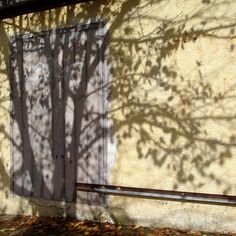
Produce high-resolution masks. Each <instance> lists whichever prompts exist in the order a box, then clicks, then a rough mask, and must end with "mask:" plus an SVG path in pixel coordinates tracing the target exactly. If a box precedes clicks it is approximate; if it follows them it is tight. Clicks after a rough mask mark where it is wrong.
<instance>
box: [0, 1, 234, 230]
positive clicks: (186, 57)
mask: <svg viewBox="0 0 236 236" xmlns="http://www.w3.org/2000/svg"><path fill="white" fill-rule="evenodd" d="M91 19H93V20H95V19H102V20H105V21H106V22H107V29H108V31H109V67H110V71H109V73H110V76H111V77H112V92H111V97H110V104H109V118H110V123H111V124H112V125H113V130H114V137H111V138H112V140H110V146H109V147H108V148H109V150H110V154H109V158H110V160H109V162H110V163H114V164H112V165H111V167H110V172H109V182H110V183H111V184H117V185H124V186H135V187H146V188H158V189H174V190H182V191H194V192H207V193H218V194H233V195H236V184H235V183H236V181H235V180H236V175H235V170H236V160H235V158H236V148H235V147H236V129H235V126H236V110H235V107H236V98H235V96H236V87H235V85H236V70H235V68H236V54H235V50H236V49H235V45H236V23H235V20H236V2H234V1H230V0H215V1H211V0H190V1H183V0H172V1H152V0H144V1H132V0H120V1H112V0H111V1H99V3H98V2H97V3H95V2H90V3H86V4H78V5H71V6H68V7H63V8H58V9H55V10H50V11H45V12H39V13H32V14H28V15H24V16H19V17H16V18H14V19H7V20H4V21H2V22H1V23H0V35H1V42H0V79H1V84H0V86H1V91H0V102H1V103H0V123H1V124H0V132H1V133H0V158H1V159H0V168H1V169H0V171H1V179H0V181H1V182H0V188H1V191H0V199H1V211H2V212H6V213H11V214H15V213H25V214H62V215H67V214H74V215H77V217H82V218H95V219H103V220H106V219H109V220H113V221H116V220H118V221H122V222H125V223H127V222H135V223H139V224H143V225H150V224H154V225H158V226H166V225H168V226H173V227H183V228H188V227H191V228H195V229H202V230H207V231H213V230H216V231H234V232H236V226H235V224H234V223H235V217H236V209H235V208H234V207H226V206H213V205H211V206H210V205H201V204H192V203H178V202H167V201H157V200H156V201H155V200H145V199H135V200H134V199H132V198H122V197H109V203H108V208H102V207H95V206H85V205H79V204H67V203H60V202H48V201H44V200H37V199H32V198H31V199H30V198H23V197H18V196H13V194H12V193H10V190H9V183H10V179H9V176H10V133H9V132H10V119H9V110H10V99H9V95H10V93H9V91H10V89H9V76H8V72H7V70H8V64H7V62H8V55H9V47H8V42H9V37H10V35H14V34H19V33H25V32H35V31H41V30H47V29H53V28H57V27H62V26H67V25H68V26H69V25H74V24H77V23H85V22H88V21H90V20H91ZM114 147H115V151H114ZM48 206H49V207H48Z"/></svg>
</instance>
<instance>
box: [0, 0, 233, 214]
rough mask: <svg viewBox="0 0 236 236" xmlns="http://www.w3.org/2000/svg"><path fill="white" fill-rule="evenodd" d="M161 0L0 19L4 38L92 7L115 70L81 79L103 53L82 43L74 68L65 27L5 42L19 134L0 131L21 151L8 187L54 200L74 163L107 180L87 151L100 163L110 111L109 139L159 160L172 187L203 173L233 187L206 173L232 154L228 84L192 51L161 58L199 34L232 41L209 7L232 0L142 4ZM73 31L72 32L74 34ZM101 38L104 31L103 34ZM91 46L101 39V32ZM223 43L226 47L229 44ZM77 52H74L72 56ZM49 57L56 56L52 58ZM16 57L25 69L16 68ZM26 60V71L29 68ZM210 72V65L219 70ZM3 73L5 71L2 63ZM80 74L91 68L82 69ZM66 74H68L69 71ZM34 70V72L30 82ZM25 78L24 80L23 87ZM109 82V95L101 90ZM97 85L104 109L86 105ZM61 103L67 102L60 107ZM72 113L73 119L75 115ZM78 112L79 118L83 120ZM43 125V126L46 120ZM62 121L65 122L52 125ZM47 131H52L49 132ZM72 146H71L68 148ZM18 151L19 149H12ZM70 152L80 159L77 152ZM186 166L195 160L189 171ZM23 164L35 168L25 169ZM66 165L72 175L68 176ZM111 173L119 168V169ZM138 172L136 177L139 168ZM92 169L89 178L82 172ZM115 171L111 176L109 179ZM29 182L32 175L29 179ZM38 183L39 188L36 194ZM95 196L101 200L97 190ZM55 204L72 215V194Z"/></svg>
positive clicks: (199, 182)
mask: <svg viewBox="0 0 236 236" xmlns="http://www.w3.org/2000/svg"><path fill="white" fill-rule="evenodd" d="M162 3H163V1H151V0H146V1H142V2H141V1H135V2H134V1H131V0H127V1H122V2H116V3H115V1H109V2H108V1H101V2H99V3H94V2H91V3H86V4H82V5H81V10H80V11H79V12H77V10H76V8H75V6H68V7H66V11H65V12H64V11H63V10H62V9H61V8H58V9H56V10H55V11H49V12H44V13H37V14H36V13H33V14H31V15H28V16H24V17H23V16H19V17H18V21H16V19H13V20H11V21H6V22H5V28H4V27H3V26H2V25H1V33H2V35H3V37H5V39H6V40H8V39H7V33H6V31H5V30H6V29H7V28H8V27H10V28H12V29H13V31H14V33H15V34H18V33H23V32H25V31H29V32H32V31H34V30H35V29H36V28H37V29H38V27H40V29H44V30H46V29H48V28H49V29H50V28H51V27H53V24H55V25H69V26H71V25H74V24H75V23H76V22H77V20H78V19H79V20H80V21H81V22H86V19H87V17H88V16H91V18H96V17H98V16H99V17H101V18H102V19H105V20H106V21H107V22H111V23H110V25H109V38H110V39H109V50H110V53H109V61H108V68H109V67H111V70H110V71H109V73H110V74H111V76H112V78H113V79H112V81H111V82H109V81H106V83H105V84H103V85H102V86H101V84H99V83H98V84H97V85H96V84H91V86H90V87H89V86H87V84H89V81H84V80H82V79H81V78H88V80H90V78H93V77H94V76H95V75H96V76H98V77H99V66H100V65H101V64H102V63H103V62H104V61H103V60H104V58H103V57H99V53H97V52H98V51H96V50H95V49H94V48H93V47H94V46H93V44H91V45H90V46H88V47H87V49H86V50H88V51H90V52H91V53H88V54H87V56H86V65H87V66H86V68H83V66H82V67H81V63H77V64H76V62H79V60H81V58H83V55H82V54H79V53H78V54H76V49H75V47H74V46H73V47H70V45H74V44H73V43H71V39H74V37H71V31H70V33H68V34H65V35H64V36H63V37H62V38H60V36H58V37H54V38H53V36H51V35H53V34H50V35H49V37H44V38H42V37H41V36H40V34H37V33H36V34H35V33H34V32H33V33H32V34H33V35H35V36H34V38H37V40H36V41H32V40H28V42H27V43H24V42H23V41H22V40H19V41H17V42H14V43H13V46H12V49H11V50H12V52H13V53H14V50H16V51H15V57H14V58H15V59H14V60H13V62H12V63H13V64H12V66H13V67H14V66H15V68H17V69H14V70H13V74H12V76H11V78H13V79H12V80H11V81H10V82H11V85H12V87H11V88H12V100H13V107H14V108H15V109H14V114H13V118H14V119H15V123H14V122H13V124H12V125H15V127H16V129H18V133H16V137H15V136H14V135H13V136H12V135H11V134H9V132H8V131H7V130H8V129H7V127H6V128H5V129H2V130H1V132H2V133H3V134H4V135H5V137H7V138H8V139H10V140H11V142H12V149H13V150H15V151H14V152H13V153H19V157H18V162H16V163H18V164H16V163H14V167H13V168H16V169H15V170H13V173H15V176H16V180H15V181H13V184H15V187H14V189H15V190H16V192H18V191H17V188H18V187H20V190H19V192H20V193H21V194H22V191H23V193H24V195H27V196H29V197H34V194H35V197H38V196H43V197H44V198H48V199H54V200H60V198H61V196H62V195H63V193H69V195H70V197H69V198H71V196H74V194H75V193H74V187H73V186H74V183H75V181H76V180H75V176H76V175H77V172H78V173H83V175H82V177H81V178H82V181H85V182H86V181H87V182H93V181H97V180H101V182H102V183H105V182H106V179H105V178H104V177H101V176H102V175H103V173H99V172H96V171H95V173H91V172H90V168H89V166H90V164H89V161H88V160H89V156H88V153H89V150H91V149H92V150H93V151H94V152H95V153H93V155H94V156H95V157H96V158H95V160H96V161H95V162H93V163H91V167H93V165H96V166H97V167H100V166H99V165H100V164H99V163H100V161H101V157H102V156H103V155H99V153H101V145H104V143H103V140H104V134H105V133H109V130H108V127H107V126H106V125H105V123H104V122H103V121H104V117H105V116H106V115H109V116H110V118H111V121H112V123H113V126H114V130H115V135H116V141H117V148H119V147H121V146H122V145H123V146H124V145H129V142H130V141H131V140H134V142H135V150H136V153H137V158H139V159H140V160H142V161H143V160H144V159H146V160H147V161H148V162H149V161H152V163H153V164H154V165H155V166H156V167H157V168H156V171H158V170H160V169H162V168H164V166H165V168H167V169H169V170H170V171H171V172H172V173H174V176H176V179H175V182H173V183H172V186H169V187H170V188H173V189H178V188H179V185H181V184H182V185H183V184H187V185H188V184H190V185H191V186H193V187H194V188H196V189H198V188H201V187H202V186H204V185H205V182H206V181H211V182H213V183H215V184H216V185H217V186H219V187H220V188H221V189H223V192H222V193H225V194H227V193H230V192H234V191H235V190H234V189H235V186H233V185H232V183H231V182H228V181H227V179H223V180H222V179H221V178H220V177H219V175H218V174H217V173H215V172H214V168H217V167H224V165H225V163H227V161H229V160H230V159H232V158H233V154H234V150H235V146H236V142H235V135H236V134H235V133H234V132H233V130H232V127H234V125H235V122H236V119H235V118H236V116H235V112H234V110H233V109H232V108H231V106H230V104H234V99H235V91H234V86H233V85H232V86H231V87H229V88H227V89H224V90H223V91H222V90H221V89H218V88H217V87H215V85H214V82H215V81H214V80H212V78H213V77H212V76H211V75H208V74H206V73H205V72H204V71H205V68H204V63H206V62H205V61H203V62H202V61H200V60H192V61H194V63H195V65H194V66H192V65H191V66H190V67H191V70H189V69H188V68H184V67H181V66H182V65H176V64H174V63H171V62H169V61H168V60H170V59H171V58H172V57H173V56H174V55H175V54H178V53H179V52H180V51H182V52H185V51H187V50H188V47H189V45H191V48H194V45H198V42H199V40H213V39H214V40H222V41H224V40H225V41H227V40H233V39H234V38H235V26H236V24H235V23H232V20H231V19H230V18H227V17H226V16H223V15H221V16H219V17H210V16H209V15H208V13H209V12H212V9H216V10H217V9H218V10H219V11H220V9H221V7H224V6H230V1H220V2H217V3H216V2H215V1H203V2H202V4H201V6H200V7H199V9H197V10H196V11H195V12H193V13H189V14H188V15H186V16H182V15H181V14H180V16H177V17H176V16H175V17H171V16H170V17H169V18H162V17H159V16H158V14H157V15H155V16H149V15H148V14H146V12H145V9H150V8H148V7H149V6H150V5H151V6H153V7H155V6H156V5H158V4H162ZM113 4H117V5H116V6H117V7H114V8H113ZM169 4H170V3H169ZM148 21H150V22H152V23H153V24H152V25H153V26H152V27H151V28H149V30H148V31H147V30H145V23H146V22H148ZM23 22H24V24H23ZM47 22H49V23H47ZM134 22H135V24H137V22H138V25H137V30H136V29H135V28H134V25H133V24H134ZM193 22H197V23H196V24H193ZM51 24H52V26H51ZM190 24H191V27H189V25H190ZM25 25H26V27H25ZM39 25H40V26H39ZM72 31H73V30H72ZM222 32H223V33H222ZM225 32H228V33H227V34H226V33H225ZM77 37H78V40H80V39H81V38H82V35H77ZM89 37H91V38H94V37H96V32H92V33H91V34H90V36H89ZM106 37H107V35H105V37H104V38H106ZM52 38H53V40H54V41H53V40H52ZM52 42H53V43H52ZM63 42H66V43H63ZM70 43H71V44H70ZM14 44H15V46H14ZM33 44H35V45H36V46H37V47H36V46H34V45H33ZM81 45H82V44H81ZM96 45H100V46H99V47H105V46H104V41H103V42H102V44H97V43H96ZM5 47H6V45H1V48H0V50H1V58H2V60H4V61H7V57H8V52H6V51H5V49H4V48H5ZM24 47H25V48H24ZM14 48H15V49H14ZM19 48H22V50H23V51H24V50H25V52H26V53H25V54H24V55H25V56H20V54H17V51H18V50H19ZM65 48H66V49H65ZM63 49H64V50H63ZM70 50H71V51H70ZM94 50H95V51H94ZM230 50H232V51H233V50H234V46H233V44H232V45H231V48H230ZM29 51H31V53H28V58H27V52H29ZM69 51H70V52H69ZM62 52H63V53H62ZM66 52H69V53H66ZM79 52H83V50H79ZM22 55H23V54H22ZM32 55H35V56H32ZM52 55H53V57H52ZM71 55H73V58H72V56H71ZM75 55H78V58H77V59H76V56H75ZM88 55H89V56H88ZM52 58H53V59H54V60H53V61H50V60H51V59H52ZM55 58H56V59H55ZM75 59H76V60H77V61H75ZM34 60H35V61H34ZM189 60H190V59H189ZM24 63H25V65H26V68H25V69H26V70H24V69H23V68H22V65H23V64H24ZM36 65H37V66H38V67H37V68H36ZM39 65H41V67H40V66H39ZM45 65H46V67H45ZM82 65H84V64H82ZM47 66H48V67H47ZM178 66H179V67H181V68H182V70H180V69H179V68H178ZM27 67H28V68H31V70H29V71H27ZM49 67H50V68H51V69H49ZM35 68H36V69H38V70H35ZM183 68H184V69H183ZM185 69H186V70H187V71H186V70H185ZM217 70H221V68H220V69H217ZM17 71H18V72H17ZM183 71H184V73H183ZM213 72H214V73H216V74H217V73H218V72H219V71H213ZM213 72H212V73H213ZM2 73H6V70H4V71H3V72H2ZM14 73H15V74H14ZM37 73H39V74H37ZM52 73H54V74H56V75H57V76H55V78H56V79H55V80H50V79H45V78H51V77H50V76H51V75H52ZM85 73H88V74H90V75H88V76H85V75H84V74H85ZM36 74H37V76H36ZM32 75H33V76H32ZM68 75H70V76H69V77H67V76H68ZM21 77H22V78H23V77H24V78H25V80H28V81H29V82H28V84H26V83H25V80H22V81H21V79H20V78H21ZM35 77H37V78H38V80H37V81H36V82H35V81H34V78H35ZM31 78H32V79H31ZM66 78H69V79H66ZM217 78H218V77H217ZM30 80H31V82H30ZM77 80H78V81H77ZM50 81H51V82H50ZM53 81H54V82H53ZM76 81H77V82H76ZM27 85H30V87H29V88H27ZM40 86H41V87H40ZM40 88H41V89H40ZM61 88H62V90H61ZM110 88H112V92H111V95H112V96H108V95H109V89H110ZM87 89H90V90H89V93H88V94H86V93H85V91H88V90H87ZM104 91H105V92H104ZM103 93H105V95H106V96H107V97H108V99H110V107H109V109H108V114H106V113H105V111H106V109H105V110H103V112H100V110H96V109H97V108H98V106H99V103H98V104H93V103H92V104H90V107H89V108H88V106H86V105H85V104H87V103H86V101H89V100H88V97H89V96H91V98H92V101H99V99H96V97H94V94H97V95H96V96H101V95H103V96H104V94H103ZM107 97H105V99H107ZM74 101H78V103H79V104H75V102H74ZM103 101H104V100H103ZM104 103H105V101H104ZM103 105H104V104H103ZM67 107H68V108H69V109H70V110H66V108H67ZM78 111H79V113H78V114H81V113H82V114H83V116H79V115H78V116H74V115H75V114H77V113H76V112H78ZM66 112H69V113H68V114H67V113H66ZM43 114H45V116H43ZM62 114H67V115H62ZM52 117H54V118H53V119H52ZM73 117H80V118H78V119H79V120H76V122H75V118H73ZM80 119H84V120H85V121H86V122H85V123H84V124H85V125H84V126H82V120H80ZM100 121H102V122H100ZM46 124H47V125H48V126H49V127H46ZM209 124H212V127H213V129H214V130H218V129H222V127H224V129H225V130H229V131H230V132H229V131H227V134H224V133H223V134H222V135H221V136H217V132H213V131H212V130H211V129H209ZM61 126H62V127H64V128H62V129H58V127H61ZM210 126H211V125H210ZM219 127H221V128H219ZM13 130H14V129H13ZM50 130H54V131H53V132H49V131H50ZM86 130H87V131H86ZM88 130H90V132H91V131H92V133H93V137H92V139H91V138H90V137H86V135H87V134H88V133H89V131H88ZM75 132H77V134H78V133H79V136H78V135H75ZM52 135H54V136H52ZM80 135H81V136H80ZM80 137H82V138H83V140H87V141H86V142H85V144H84V146H82V148H81V149H79V151H78V149H77V148H76V147H78V146H79V145H81V142H78V140H79V138H80ZM111 138H113V137H111ZM22 140H23V141H22ZM32 140H34V142H32ZM52 140H53V142H52ZM83 142H84V141H83ZM83 142H82V143H83ZM101 143H103V144H101ZM93 147H94V149H93ZM76 152H79V153H77V155H75V153H76ZM22 153H23V154H24V155H23V156H24V158H22V156H20V155H22ZM16 157H17V156H16ZM42 157H43V158H42ZM75 157H77V158H79V159H77V160H76V159H75ZM16 159H17V158H16ZM99 160H100V161H99ZM70 161H72V162H70ZM123 161H124V159H122V158H119V160H116V168H118V169H119V166H120V167H121V166H122V162H123ZM69 163H75V165H74V168H70V167H69V166H70V164H69ZM189 166H191V168H194V171H191V173H190V172H189ZM46 167H47V168H46ZM213 167H214V168H213ZM45 168H46V170H47V171H45ZM121 168H122V167H121ZM212 168H213V169H212ZM92 169H94V168H92ZM32 170H34V171H33V172H32ZM79 170H80V171H79ZM98 170H100V168H98ZM30 173H33V176H32V175H30ZM66 173H70V176H74V177H73V178H70V177H68V178H67V177H65V176H66ZM116 173H118V174H119V171H116ZM93 174H94V176H93ZM138 174H140V175H141V176H142V173H138ZM91 176H92V179H89V178H91ZM9 177H10V176H9ZM118 177H119V176H115V175H114V179H116V178H117V179H118ZM13 179H14V178H13ZM49 180H50V181H49ZM17 181H19V183H18V182H17ZM66 181H68V182H66ZM36 182H37V183H39V184H37V185H36V186H35V183H36ZM52 182H53V183H54V184H56V186H57V188H55V189H56V190H55V191H56V192H54V188H53V187H52V185H50V183H52ZM38 186H43V187H42V188H40V189H38V190H37V191H38V193H36V192H35V191H36V187H38ZM52 193H53V196H52ZM80 196H82V198H86V199H90V200H91V202H93V201H94V197H92V196H88V194H87V195H80ZM72 198H73V197H72ZM95 199H98V198H97V197H95ZM99 199H100V198H99ZM99 201H100V203H101V199H100V200H99ZM33 202H35V201H32V206H33V208H34V207H35V203H33ZM36 202H37V200H36ZM44 203H45V202H44ZM59 205H61V209H62V212H63V208H66V207H67V206H68V208H70V209H71V210H72V211H73V213H74V214H75V213H76V210H75V206H74V205H73V203H71V204H68V205H67V204H64V205H63V204H61V203H60V202H59V203H58V206H59ZM40 209H41V208H40V207H35V212H34V213H35V214H43V211H42V212H40V211H41V210H40ZM94 214H96V213H94ZM124 214H125V212H124Z"/></svg>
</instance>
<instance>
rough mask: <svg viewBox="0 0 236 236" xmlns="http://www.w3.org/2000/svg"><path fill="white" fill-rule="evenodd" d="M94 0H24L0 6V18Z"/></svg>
mask: <svg viewBox="0 0 236 236" xmlns="http://www.w3.org/2000/svg"><path fill="white" fill-rule="evenodd" d="M90 1H94V0H26V1H22V2H18V3H14V4H12V5H8V6H3V7H1V8H0V20H3V19H6V18H10V17H15V16H19V15H23V14H27V13H31V12H38V11H44V10H48V9H52V8H56V7H61V6H66V5H70V4H76V3H82V2H90Z"/></svg>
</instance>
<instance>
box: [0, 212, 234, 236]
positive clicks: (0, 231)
mask: <svg viewBox="0 0 236 236" xmlns="http://www.w3.org/2000/svg"><path fill="white" fill-rule="evenodd" d="M0 235H8V236H15V235H21V236H27V235H32V236H36V235H48V236H50V235H51V236H52V235H61V236H66V235H72V236H73V235H105V236H106V235H118V236H119V235H127V236H129V235H131V236H132V235H135V236H136V235H137V236H139V235H140V236H142V235H143V236H145V235H148V236H151V235H157V236H167V235H168V236H172V235H175V236H177V235H178V236H182V235H191V236H220V235H222V236H223V235H231V236H232V235H236V234H219V233H204V232H199V231H192V230H176V229H170V228H144V227H140V226H138V225H114V224H111V223H108V222H104V223H98V222H93V221H79V220H76V219H74V218H67V219H64V218H55V217H37V216H9V215H2V216H0Z"/></svg>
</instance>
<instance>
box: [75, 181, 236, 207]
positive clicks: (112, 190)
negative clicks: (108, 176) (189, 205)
mask: <svg viewBox="0 0 236 236" xmlns="http://www.w3.org/2000/svg"><path fill="white" fill-rule="evenodd" d="M76 190H77V191H87V192H96V193H100V194H111V195H119V196H128V197H139V198H149V199H159V200H170V201H184V202H193V203H194V202H195V203H203V204H217V205H231V206H235V205H236V196H232V195H223V194H207V193H194V192H180V191H169V190H158V189H145V188H134V187H123V186H114V185H99V184H84V183H77V184H76Z"/></svg>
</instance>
